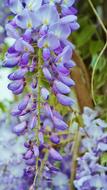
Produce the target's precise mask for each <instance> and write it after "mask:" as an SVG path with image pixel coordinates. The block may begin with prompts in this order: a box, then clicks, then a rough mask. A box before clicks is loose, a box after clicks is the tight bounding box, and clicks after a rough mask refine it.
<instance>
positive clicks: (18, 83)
mask: <svg viewBox="0 0 107 190" xmlns="http://www.w3.org/2000/svg"><path fill="white" fill-rule="evenodd" d="M21 85H22V81H21V80H20V81H15V82H11V83H10V84H8V89H9V90H12V91H15V90H17V89H18V88H20V86H21Z"/></svg>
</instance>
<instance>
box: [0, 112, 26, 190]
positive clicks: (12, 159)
mask: <svg viewBox="0 0 107 190" xmlns="http://www.w3.org/2000/svg"><path fill="white" fill-rule="evenodd" d="M6 118H7V114H3V113H2V117H1V118H0V154H1V157H0V190H6V189H8V190H19V189H20V190H25V189H26V190H28V184H27V182H26V181H25V180H24V174H23V170H24V168H25V163H24V161H23V159H22V154H23V153H24V151H25V150H24V149H25V148H24V147H23V143H24V141H25V138H24V137H20V138H18V139H16V135H15V134H13V133H12V131H11V128H10V125H11V124H12V122H16V120H15V121H11V122H10V121H8V119H6ZM4 126H5V127H4ZM4 139H5V140H4Z"/></svg>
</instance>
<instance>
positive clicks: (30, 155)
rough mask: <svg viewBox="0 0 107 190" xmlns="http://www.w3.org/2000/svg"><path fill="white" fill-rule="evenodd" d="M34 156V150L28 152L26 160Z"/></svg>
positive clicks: (25, 156)
mask: <svg viewBox="0 0 107 190" xmlns="http://www.w3.org/2000/svg"><path fill="white" fill-rule="evenodd" d="M32 156H33V152H32V150H28V151H27V152H26V154H25V155H24V159H26V160H28V159H30V158H32Z"/></svg>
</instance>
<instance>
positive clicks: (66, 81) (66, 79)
mask: <svg viewBox="0 0 107 190" xmlns="http://www.w3.org/2000/svg"><path fill="white" fill-rule="evenodd" d="M59 79H60V80H61V81H62V82H63V83H64V84H66V85H67V86H69V87H71V86H74V85H75V82H74V81H73V80H72V79H71V78H70V77H67V76H64V75H62V73H59Z"/></svg>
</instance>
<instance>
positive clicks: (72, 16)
mask: <svg viewBox="0 0 107 190" xmlns="http://www.w3.org/2000/svg"><path fill="white" fill-rule="evenodd" d="M74 3H75V0H73V1H66V2H65V1H61V0H53V1H50V0H35V1H33V0H26V1H25V0H9V1H8V6H9V7H10V10H11V11H12V13H13V15H14V17H13V19H12V20H10V21H9V22H8V23H7V26H6V29H7V34H8V35H9V36H10V37H13V38H14V39H15V43H14V44H13V46H12V47H10V48H9V49H8V52H7V53H6V57H5V60H4V64H3V66H5V67H9V68H13V67H17V70H15V71H13V72H12V73H11V74H10V75H9V76H8V78H9V79H10V80H11V82H10V84H9V85H8V89H9V90H11V91H12V92H13V94H15V95H19V94H22V93H23V94H25V93H27V94H26V95H24V96H23V99H22V101H21V102H20V103H19V104H18V105H16V108H15V109H14V110H13V111H12V115H13V116H17V117H19V119H20V123H19V124H17V125H16V126H14V128H13V131H14V132H15V133H16V134H17V135H25V136H27V142H26V143H25V147H26V149H27V150H26V152H25V154H24V155H23V158H24V159H25V162H26V165H27V168H26V169H25V177H28V178H29V179H30V180H29V181H30V184H32V183H33V181H35V176H37V175H38V173H39V172H38V171H39V170H41V168H42V167H44V168H45V166H42V165H43V163H44V160H45V157H46V156H45V155H47V153H48V156H47V160H48V159H51V160H54V161H61V160H62V156H61V155H60V153H59V152H58V150H56V149H55V148H54V147H53V144H58V143H59V142H60V137H59V136H58V135H57V133H58V132H60V131H64V130H68V128H69V127H68V124H67V123H66V122H65V120H64V118H63V116H62V115H61V114H60V113H58V112H57V111H56V109H55V108H54V107H53V106H51V105H50V103H49V102H50V99H51V96H53V94H54V96H55V97H56V101H57V102H59V103H60V104H61V105H62V106H66V107H67V106H72V104H73V103H74V101H73V100H72V98H71V97H70V92H71V87H72V86H73V85H75V83H74V81H73V80H72V79H71V78H70V69H71V68H72V67H73V66H74V65H75V63H74V62H73V61H72V60H71V59H72V52H73V49H74V46H73V44H72V43H71V42H70V41H69V40H68V37H69V36H70V34H71V33H72V32H73V31H74V30H76V29H77V28H78V27H79V25H78V24H77V16H76V10H75V8H74V7H73V5H74ZM47 138H48V139H49V142H47V140H46V139H47ZM63 138H65V137H64V136H62V139H63ZM46 164H47V162H45V165H46ZM47 167H48V169H49V166H47ZM53 167H54V166H53Z"/></svg>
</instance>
